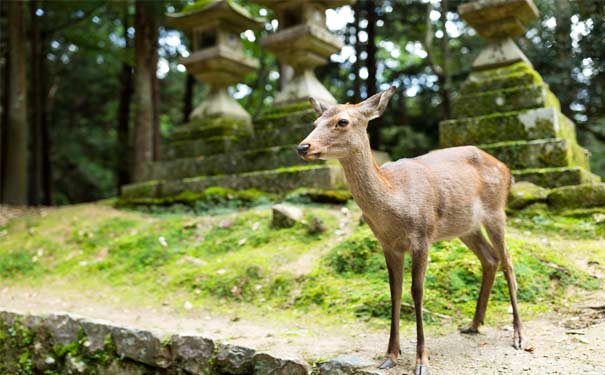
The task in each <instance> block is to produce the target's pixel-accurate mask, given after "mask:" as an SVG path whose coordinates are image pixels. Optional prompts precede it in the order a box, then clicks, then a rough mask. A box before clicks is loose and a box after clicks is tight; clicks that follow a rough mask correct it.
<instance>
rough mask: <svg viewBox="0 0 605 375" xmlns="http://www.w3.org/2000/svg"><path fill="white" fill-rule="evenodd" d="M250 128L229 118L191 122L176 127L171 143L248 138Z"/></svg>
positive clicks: (237, 120)
mask: <svg viewBox="0 0 605 375" xmlns="http://www.w3.org/2000/svg"><path fill="white" fill-rule="evenodd" d="M252 132H253V131H252V127H251V125H250V124H248V123H246V121H244V120H240V119H233V118H229V117H214V118H208V119H204V120H192V121H190V122H188V123H187V124H183V125H181V126H178V127H177V128H176V129H175V131H174V132H173V133H172V134H171V135H170V140H171V141H186V140H192V139H204V138H211V137H219V136H235V137H249V136H251V135H252Z"/></svg>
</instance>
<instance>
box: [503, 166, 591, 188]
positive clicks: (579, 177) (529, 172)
mask: <svg viewBox="0 0 605 375" xmlns="http://www.w3.org/2000/svg"><path fill="white" fill-rule="evenodd" d="M512 173H513V177H514V178H515V181H528V182H531V183H534V184H536V185H538V186H542V187H547V188H555V187H560V186H568V185H579V184H586V183H592V182H598V181H599V177H598V176H595V175H593V174H592V173H590V172H589V171H588V170H586V169H584V168H580V167H563V168H528V169H524V170H513V171H512Z"/></svg>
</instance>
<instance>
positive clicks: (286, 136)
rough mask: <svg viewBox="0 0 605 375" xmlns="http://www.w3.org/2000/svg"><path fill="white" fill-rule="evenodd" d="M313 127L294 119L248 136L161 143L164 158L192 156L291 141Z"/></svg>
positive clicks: (305, 134)
mask: <svg viewBox="0 0 605 375" xmlns="http://www.w3.org/2000/svg"><path fill="white" fill-rule="evenodd" d="M311 130H313V124H312V123H309V122H307V123H296V124H293V125H289V126H282V127H279V126H275V127H268V126H264V127H262V128H260V129H259V130H255V133H254V135H253V136H251V137H234V136H229V137H211V138H204V139H192V140H180V141H172V142H170V143H169V144H167V145H166V146H165V147H164V153H163V159H164V160H170V159H179V158H193V157H197V156H204V155H214V154H221V153H225V152H228V151H230V150H238V151H241V150H254V149H262V148H267V147H271V146H279V145H293V144H298V143H299V142H300V141H302V140H303V139H304V138H305V137H306V136H307V134H309V133H310V132H311Z"/></svg>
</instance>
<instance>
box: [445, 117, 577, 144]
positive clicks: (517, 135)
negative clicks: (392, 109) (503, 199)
mask: <svg viewBox="0 0 605 375" xmlns="http://www.w3.org/2000/svg"><path fill="white" fill-rule="evenodd" d="M566 126H567V125H566ZM560 129H561V127H560V126H559V123H558V114H557V112H556V111H555V110H554V109H552V108H539V109H532V110H528V111H519V112H507V113H495V114H490V115H485V116H478V117H469V118H463V119H458V120H447V121H442V122H441V123H440V124H439V144H440V146H441V147H451V146H460V145H470V144H490V143H498V142H507V141H519V140H528V141H529V140H537V139H552V138H557V137H559V138H564V136H563V133H562V132H561V130H560ZM574 134H575V133H574ZM565 135H567V133H565ZM574 139H575V138H574Z"/></svg>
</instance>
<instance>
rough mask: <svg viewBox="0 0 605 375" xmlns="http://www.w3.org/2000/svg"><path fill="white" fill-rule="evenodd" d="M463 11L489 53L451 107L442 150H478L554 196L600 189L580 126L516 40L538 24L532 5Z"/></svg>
mask: <svg viewBox="0 0 605 375" xmlns="http://www.w3.org/2000/svg"><path fill="white" fill-rule="evenodd" d="M458 12H459V13H460V16H461V17H462V19H464V20H465V21H466V22H467V23H469V24H470V25H471V26H472V27H473V28H474V29H475V30H476V31H477V33H478V34H479V35H480V36H481V37H482V38H484V39H485V40H486V41H487V46H486V47H485V48H484V49H483V50H482V51H481V52H480V53H479V55H478V56H477V58H476V59H475V61H474V62H473V70H472V72H471V74H470V75H469V76H468V78H467V79H466V80H465V81H464V83H463V84H462V85H461V87H460V89H459V92H458V94H459V95H457V96H456V97H455V98H454V100H453V101H452V118H451V119H449V120H445V121H442V122H441V123H440V124H439V143H440V145H441V146H442V147H451V146H462V145H469V144H473V145H477V146H478V147H480V148H481V149H483V150H484V151H487V152H488V153H490V154H492V155H493V156H495V157H496V158H498V159H500V160H501V161H503V162H504V163H506V165H508V167H509V168H510V169H511V171H512V174H513V176H514V178H515V181H517V182H519V181H525V182H529V183H533V184H536V185H539V186H542V187H544V188H549V189H550V188H552V189H554V190H553V191H557V190H558V189H567V187H565V186H570V185H571V186H574V185H583V184H594V183H596V182H598V181H599V180H600V179H599V177H598V176H596V175H594V174H592V173H591V172H590V165H589V153H588V152H587V151H586V150H585V149H584V148H582V147H581V146H580V145H578V143H577V139H576V131H575V125H574V123H573V121H572V120H571V119H569V118H567V117H566V116H565V115H564V114H563V113H562V112H561V108H560V104H559V100H558V99H557V97H556V96H555V94H554V93H553V92H551V90H550V88H549V86H548V84H547V83H546V82H544V80H543V79H542V77H541V76H540V73H539V72H537V71H536V70H535V69H534V67H533V66H532V64H531V63H530V61H529V60H528V59H527V57H526V56H525V55H524V54H523V52H521V50H520V49H519V48H518V47H517V45H515V42H514V41H513V39H512V38H513V37H515V36H519V35H522V34H523V33H524V32H525V30H526V27H527V25H528V24H529V23H530V22H532V21H534V20H536V19H537V18H538V10H537V9H536V6H535V4H534V3H533V1H532V0H475V1H471V2H468V3H464V4H462V5H460V6H459V7H458ZM550 200H551V198H550V196H549V197H548V201H549V202H550Z"/></svg>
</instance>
